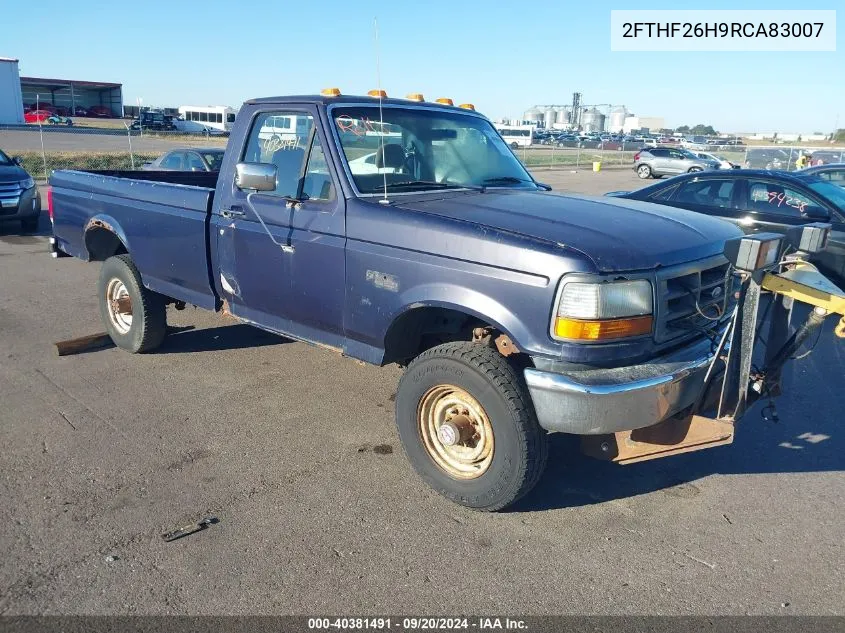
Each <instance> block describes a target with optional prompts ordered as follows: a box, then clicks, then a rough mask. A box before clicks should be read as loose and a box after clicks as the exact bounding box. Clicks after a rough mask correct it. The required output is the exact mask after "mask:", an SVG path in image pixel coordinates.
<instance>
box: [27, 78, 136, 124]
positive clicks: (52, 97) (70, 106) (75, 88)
mask: <svg viewBox="0 0 845 633" xmlns="http://www.w3.org/2000/svg"><path fill="white" fill-rule="evenodd" d="M20 93H21V96H22V98H23V105H24V107H29V108H33V107H34V105H35V104H36V103H39V104H49V105H52V106H55V107H57V108H62V109H65V110H66V111H67V113H68V114H70V115H71V116H74V115H76V108H78V107H82V108H85V109H86V110H90V109H91V108H96V109H97V110H101V111H102V112H103V114H105V113H106V112H109V113H111V116H115V117H120V116H123V85H122V84H116V83H109V82H101V81H75V80H71V79H45V78H42V77H21V79H20Z"/></svg>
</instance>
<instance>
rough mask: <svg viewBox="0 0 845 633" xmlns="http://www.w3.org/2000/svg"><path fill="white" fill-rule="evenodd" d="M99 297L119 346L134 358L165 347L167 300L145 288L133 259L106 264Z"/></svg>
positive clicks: (116, 258)
mask: <svg viewBox="0 0 845 633" xmlns="http://www.w3.org/2000/svg"><path fill="white" fill-rule="evenodd" d="M97 294H98V295H99V300H100V316H101V317H102V319H103V323H104V324H105V326H106V330H107V331H108V333H109V336H110V337H111V339H112V340H113V341H114V344H115V345H117V346H118V347H120V348H121V349H125V350H126V351H128V352H132V353H133V354H137V353H141V352H149V351H152V350H154V349H155V348H157V347H158V346H159V345H161V342H162V340H164V336H165V334H166V333H167V307H166V305H165V302H164V297H162V296H161V295H160V294H158V293H155V292H152V291H151V290H147V289H146V288H144V285H143V284H142V283H141V275H140V273H139V272H138V269H137V268H135V264H134V263H133V262H132V258H131V257H129V255H126V254H124V255H115V256H114V257H109V258H108V259H107V260H106V261H105V262H103V267H102V269H101V270H100V280H99V283H98V284H97Z"/></svg>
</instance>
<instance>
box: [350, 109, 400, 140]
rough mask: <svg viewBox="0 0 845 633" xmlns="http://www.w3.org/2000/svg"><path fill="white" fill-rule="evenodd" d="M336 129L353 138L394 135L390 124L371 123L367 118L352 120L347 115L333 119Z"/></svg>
mask: <svg viewBox="0 0 845 633" xmlns="http://www.w3.org/2000/svg"><path fill="white" fill-rule="evenodd" d="M335 123H336V124H337V129H339V130H340V131H341V132H346V133H348V134H354V135H355V136H367V135H368V134H369V135H370V136H382V135H388V134H391V135H393V134H396V132H393V131H392V129H391V128H392V127H393V126H392V125H391V124H390V123H382V122H381V121H373V120H372V119H370V118H369V117H363V118H361V119H353V118H352V117H351V116H349V115H346V114H344V115H341V116H339V117H337V118H336V119H335Z"/></svg>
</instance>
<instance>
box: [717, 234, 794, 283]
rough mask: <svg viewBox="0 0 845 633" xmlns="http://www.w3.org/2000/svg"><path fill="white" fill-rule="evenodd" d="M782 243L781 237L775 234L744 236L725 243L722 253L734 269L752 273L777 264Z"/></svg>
mask: <svg viewBox="0 0 845 633" xmlns="http://www.w3.org/2000/svg"><path fill="white" fill-rule="evenodd" d="M782 242H783V236H782V235H778V234H777V233H757V234H756V235H744V236H742V237H735V238H733V239H730V240H728V241H727V242H725V249H724V251H723V253H724V254H725V257H727V258H728V261H730V263H731V264H733V266H734V268H736V269H737V270H741V271H744V272H748V273H753V272H757V271H758V270H766V269H767V268H771V267H772V266H774V265H775V264H777V263H778V255H779V254H780V247H781V243H782Z"/></svg>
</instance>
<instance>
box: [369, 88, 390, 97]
mask: <svg viewBox="0 0 845 633" xmlns="http://www.w3.org/2000/svg"><path fill="white" fill-rule="evenodd" d="M367 96H370V97H375V98H377V99H378V98H382V99H387V93H386V92H385V91H384V90H370V91H369V92H368V93H367Z"/></svg>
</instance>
